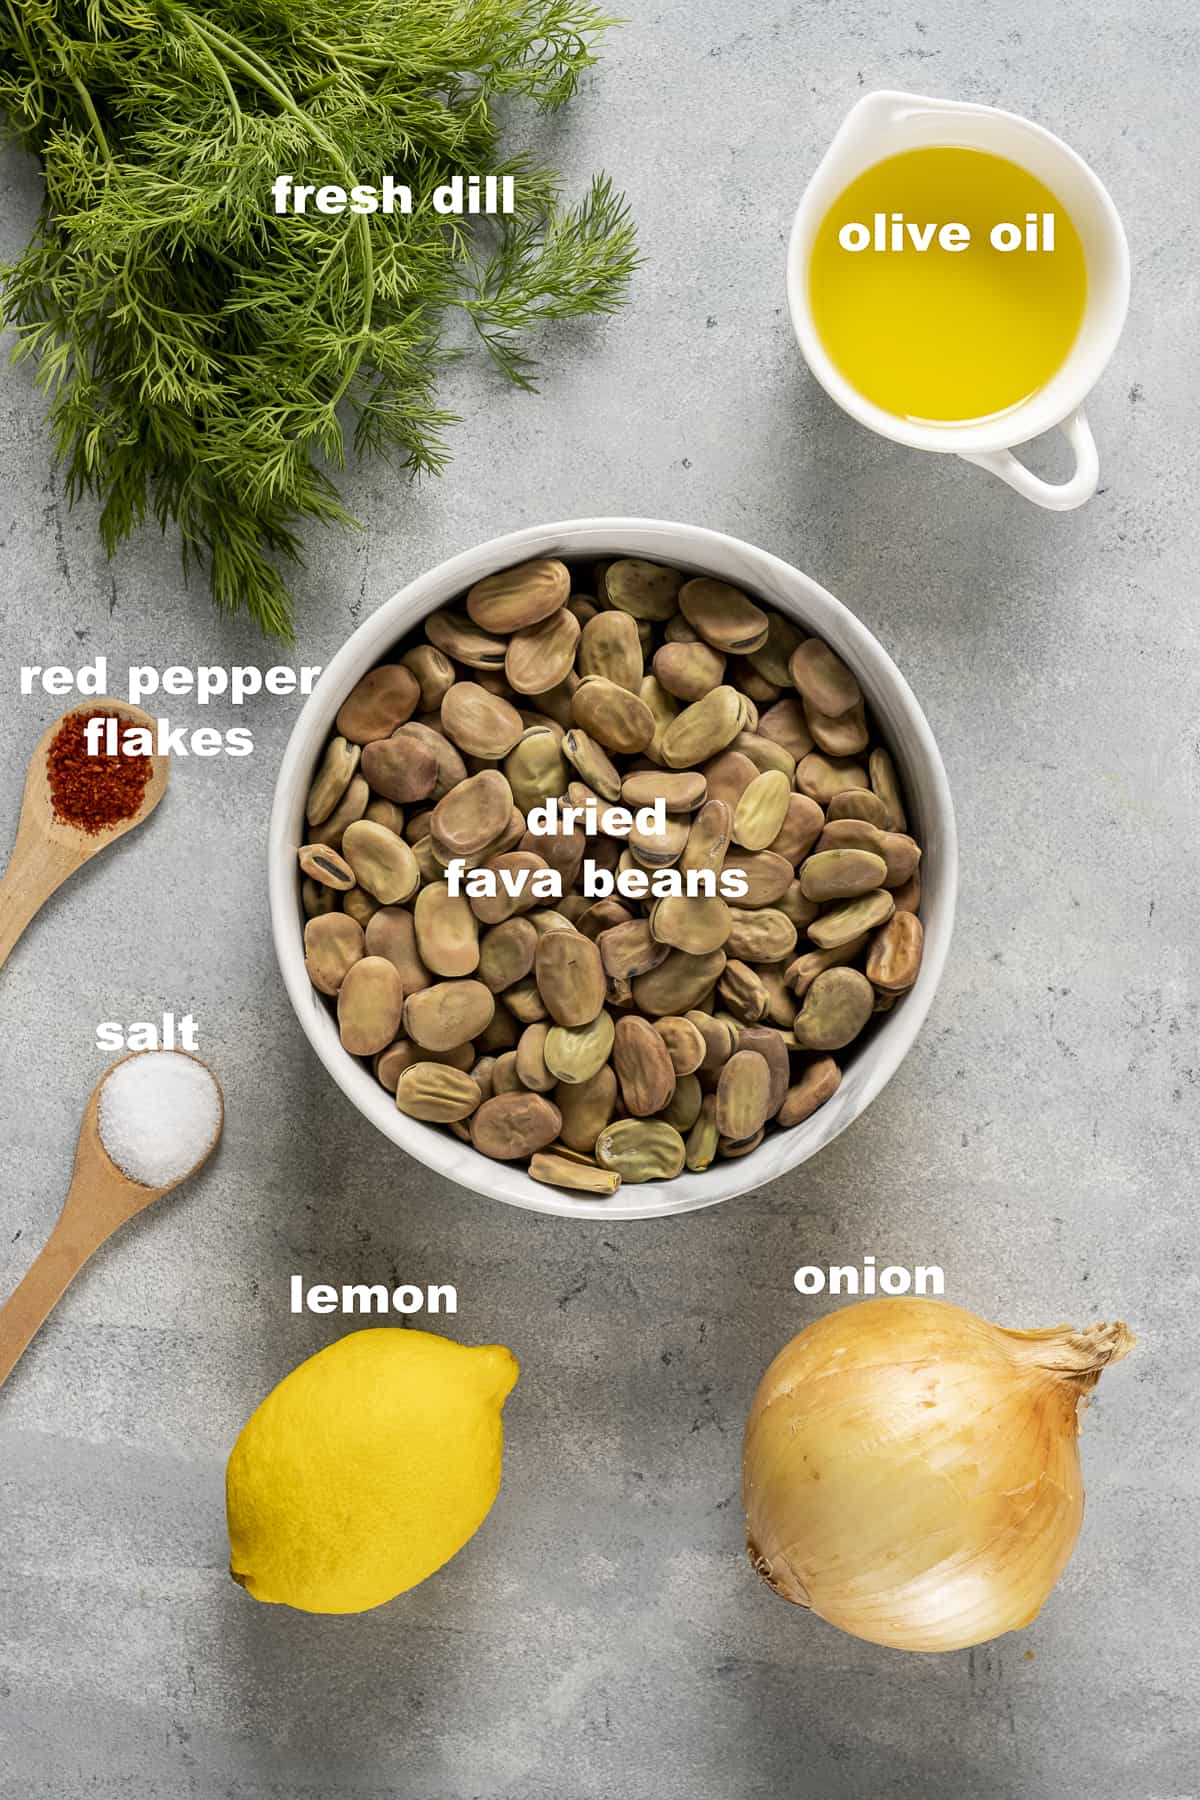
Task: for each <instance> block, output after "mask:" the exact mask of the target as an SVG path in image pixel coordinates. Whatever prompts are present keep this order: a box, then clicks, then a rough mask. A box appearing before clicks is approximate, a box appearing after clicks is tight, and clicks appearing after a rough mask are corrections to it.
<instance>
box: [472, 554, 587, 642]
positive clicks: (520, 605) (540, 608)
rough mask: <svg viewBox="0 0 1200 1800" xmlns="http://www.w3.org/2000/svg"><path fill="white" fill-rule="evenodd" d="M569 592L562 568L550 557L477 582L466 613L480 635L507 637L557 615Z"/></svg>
mask: <svg viewBox="0 0 1200 1800" xmlns="http://www.w3.org/2000/svg"><path fill="white" fill-rule="evenodd" d="M570 592H571V576H570V571H569V570H568V569H567V566H566V564H565V563H561V562H558V561H557V560H556V559H555V558H553V557H549V556H546V557H538V558H536V559H535V560H534V561H533V562H525V563H518V564H517V566H516V567H515V568H512V569H500V570H498V571H497V572H496V574H495V575H487V576H485V577H484V579H483V580H482V581H477V582H476V583H475V586H474V587H473V588H471V589H470V590H469V592H468V594H467V611H468V613H469V614H470V616H471V618H472V619H473V621H474V622H475V624H476V625H478V627H479V629H480V630H481V631H486V632H490V633H495V634H496V635H497V636H507V634H508V633H509V632H510V631H524V630H525V629H526V628H527V627H528V626H530V625H536V624H537V622H538V620H539V619H545V618H547V617H548V616H549V614H550V613H553V612H557V611H558V610H559V608H560V607H563V606H565V605H566V603H567V599H568V597H569V595H570Z"/></svg>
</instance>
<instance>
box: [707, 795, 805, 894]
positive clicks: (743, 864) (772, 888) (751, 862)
mask: <svg viewBox="0 0 1200 1800" xmlns="http://www.w3.org/2000/svg"><path fill="white" fill-rule="evenodd" d="M792 798H793V799H794V800H796V799H799V798H800V796H799V795H798V794H793V796H792ZM725 868H726V869H737V870H738V871H739V872H740V873H741V874H742V875H744V876H745V879H746V892H745V893H744V894H741V895H731V896H730V898H731V899H734V898H736V900H737V903H738V905H739V906H745V907H749V908H754V907H758V906H775V905H778V904H781V903H782V901H783V897H784V895H785V894H786V893H787V891H788V889H789V888H790V887H791V886H792V883H793V881H794V880H795V875H794V872H793V869H792V864H791V863H790V861H789V860H788V858H787V857H786V856H780V854H779V853H778V851H776V850H749V851H747V850H731V851H730V852H729V854H728V855H727V856H726V858H725ZM814 916H815V915H814Z"/></svg>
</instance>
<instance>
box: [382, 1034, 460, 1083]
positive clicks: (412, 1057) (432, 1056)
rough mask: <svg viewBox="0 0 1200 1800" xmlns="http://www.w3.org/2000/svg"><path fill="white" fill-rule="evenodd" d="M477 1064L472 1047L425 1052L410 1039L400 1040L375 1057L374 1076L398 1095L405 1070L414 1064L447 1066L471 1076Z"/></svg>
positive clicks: (403, 1038)
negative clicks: (473, 1065)
mask: <svg viewBox="0 0 1200 1800" xmlns="http://www.w3.org/2000/svg"><path fill="white" fill-rule="evenodd" d="M474 1061H475V1050H474V1047H473V1046H472V1045H471V1044H460V1045H458V1047H457V1048H456V1049H454V1050H423V1049H422V1048H421V1046H420V1044H414V1043H413V1041H412V1039H411V1038H406V1037H400V1038H397V1039H396V1040H395V1042H394V1043H391V1044H389V1045H388V1047H387V1049H386V1050H381V1051H380V1052H379V1054H378V1056H376V1058H375V1074H376V1077H377V1079H378V1080H379V1081H381V1082H382V1084H383V1086H384V1087H385V1088H388V1089H390V1091H391V1092H392V1093H393V1094H394V1093H395V1092H396V1083H397V1082H398V1081H399V1079H400V1077H401V1075H403V1073H404V1071H405V1069H408V1068H411V1066H412V1064H413V1063H444V1064H445V1065H446V1067H447V1068H450V1069H461V1070H462V1071H463V1073H464V1074H468V1073H469V1072H470V1069H471V1064H472V1063H473V1062H474Z"/></svg>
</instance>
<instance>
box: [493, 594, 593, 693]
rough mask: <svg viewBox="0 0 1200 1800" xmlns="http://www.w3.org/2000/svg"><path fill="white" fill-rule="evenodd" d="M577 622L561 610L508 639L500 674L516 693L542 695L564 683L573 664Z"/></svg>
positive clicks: (571, 614)
mask: <svg viewBox="0 0 1200 1800" xmlns="http://www.w3.org/2000/svg"><path fill="white" fill-rule="evenodd" d="M578 643H579V620H578V619H577V618H576V617H575V615H574V613H569V612H567V610H566V609H565V607H560V608H559V610H558V611H557V612H553V613H551V614H550V617H549V618H548V619H542V620H540V621H539V623H538V624H536V625H530V626H527V627H526V629H525V630H523V631H517V632H514V633H513V635H512V637H510V638H509V640H508V650H507V652H506V653H505V657H504V674H505V677H506V679H507V681H508V685H509V687H510V688H513V689H515V691H516V692H517V693H518V694H542V693H545V691H546V689H547V688H552V687H557V686H558V684H559V682H560V681H565V679H566V677H567V676H568V675H569V674H570V673H571V670H572V668H573V667H574V664H575V650H576V646H577V645H578Z"/></svg>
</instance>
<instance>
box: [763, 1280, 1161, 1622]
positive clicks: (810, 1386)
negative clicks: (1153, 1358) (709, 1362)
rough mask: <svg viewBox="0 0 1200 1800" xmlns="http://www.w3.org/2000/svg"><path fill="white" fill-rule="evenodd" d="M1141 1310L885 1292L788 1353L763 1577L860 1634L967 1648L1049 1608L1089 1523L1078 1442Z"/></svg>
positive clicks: (771, 1442)
mask: <svg viewBox="0 0 1200 1800" xmlns="http://www.w3.org/2000/svg"><path fill="white" fill-rule="evenodd" d="M1133 1343H1134V1339H1133V1336H1132V1333H1131V1332H1130V1331H1129V1330H1128V1329H1127V1328H1126V1327H1125V1326H1124V1325H1121V1324H1114V1325H1092V1326H1089V1327H1088V1328H1087V1329H1086V1330H1084V1331H1074V1330H1072V1328H1071V1327H1070V1326H1069V1325H1060V1326H1057V1327H1055V1328H1054V1329H1053V1330H1050V1331H1006V1330H1004V1329H1003V1328H1002V1327H1001V1326H999V1325H989V1324H988V1322H987V1320H986V1319H980V1318H977V1317H976V1316H975V1314H974V1313H969V1312H965V1311H964V1310H963V1308H962V1307H959V1306H950V1305H949V1304H948V1303H947V1302H945V1301H939V1300H919V1299H915V1298H909V1299H895V1300H865V1301H862V1302H860V1303H859V1304H858V1305H855V1306H847V1307H845V1308H843V1309H842V1310H841V1311H839V1312H834V1313H830V1314H829V1315H828V1316H827V1317H826V1318H823V1319H818V1320H817V1322H816V1323H815V1324H813V1325H810V1326H809V1327H808V1328H807V1330H805V1331H802V1332H801V1333H800V1335H799V1337H795V1338H793V1339H792V1341H791V1343H790V1344H788V1345H787V1346H786V1348H785V1349H783V1350H781V1351H780V1353H779V1355H778V1356H777V1357H776V1358H775V1361H774V1362H773V1363H772V1364H771V1366H770V1368H769V1369H768V1370H767V1372H766V1374H765V1375H764V1376H763V1378H762V1381H761V1382H760V1384H759V1388H758V1392H757V1394H756V1395H755V1396H754V1403H753V1405H752V1407H751V1409H750V1418H749V1422H748V1423H747V1426H746V1445H745V1476H744V1483H743V1501H744V1503H745V1508H746V1530H747V1547H748V1549H749V1552H750V1559H751V1561H752V1562H753V1564H754V1567H755V1568H756V1569H757V1570H758V1572H759V1574H760V1575H761V1576H762V1577H763V1579H764V1580H765V1581H766V1582H767V1583H768V1584H769V1586H771V1587H772V1588H773V1589H774V1590H775V1592H776V1593H777V1594H782V1596H783V1598H784V1599H785V1600H792V1601H794V1602H795V1603H796V1605H798V1606H805V1607H809V1608H811V1610H812V1611H813V1612H815V1613H817V1614H818V1615H819V1617H821V1618H822V1619H827V1620H828V1621H829V1623H830V1624H831V1625H837V1626H839V1627H840V1628H841V1629H842V1630H843V1631H848V1632H850V1633H851V1634H852V1635H853V1636H854V1637H860V1638H866V1639H867V1641H868V1642H869V1643H872V1644H888V1645H891V1646H892V1647H893V1648H895V1649H898V1650H960V1649H963V1648H964V1647H965V1646H966V1645H968V1644H979V1643H983V1642H984V1641H985V1640H986V1639H988V1638H993V1637H997V1636H999V1634H1000V1633H1001V1632H1004V1631H1014V1630H1016V1629H1017V1628H1018V1627H1019V1626H1022V1625H1028V1624H1029V1622H1030V1620H1031V1619H1034V1618H1036V1616H1037V1614H1038V1612H1039V1611H1040V1609H1041V1606H1042V1603H1043V1601H1044V1600H1045V1599H1046V1596H1047V1595H1048V1594H1049V1592H1050V1590H1051V1588H1052V1587H1053V1586H1054V1583H1055V1582H1056V1581H1057V1580H1058V1577H1059V1576H1060V1575H1061V1574H1062V1572H1063V1570H1064V1569H1065V1567H1066V1565H1067V1562H1068V1560H1069V1558H1070V1555H1071V1552H1072V1550H1073V1549H1074V1548H1075V1540H1076V1538H1077V1537H1078V1535H1079V1526H1080V1522H1081V1520H1082V1518H1083V1478H1082V1475H1081V1473H1080V1468H1079V1453H1078V1450H1077V1448H1076V1442H1075V1440H1076V1438H1077V1436H1078V1434H1079V1424H1078V1418H1077V1414H1078V1411H1079V1407H1080V1404H1081V1402H1084V1403H1086V1396H1087V1395H1088V1393H1089V1392H1090V1391H1091V1389H1092V1388H1093V1387H1094V1386H1095V1385H1096V1382H1097V1381H1098V1379H1099V1377H1100V1371H1101V1370H1102V1369H1104V1368H1105V1367H1106V1366H1107V1364H1109V1363H1110V1362H1116V1361H1118V1360H1119V1358H1121V1357H1122V1356H1124V1355H1126V1354H1127V1352H1128V1351H1129V1350H1130V1349H1132V1347H1133Z"/></svg>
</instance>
